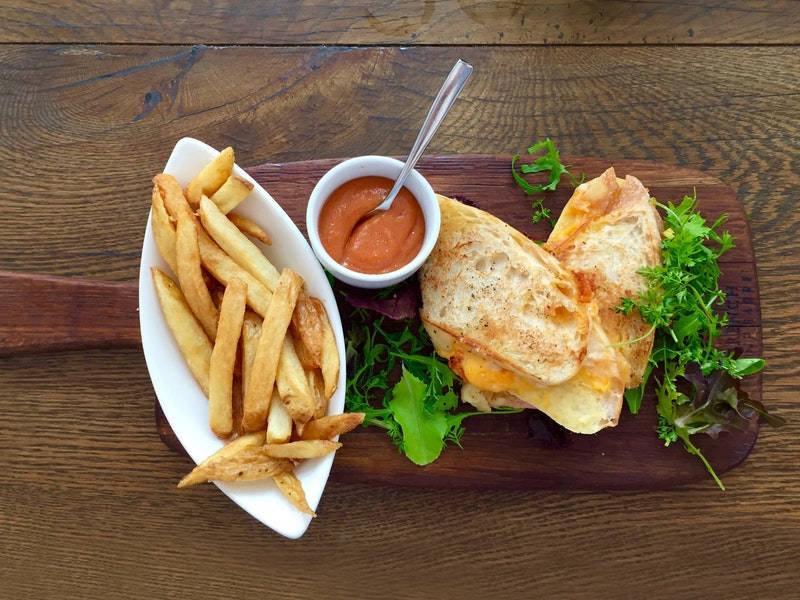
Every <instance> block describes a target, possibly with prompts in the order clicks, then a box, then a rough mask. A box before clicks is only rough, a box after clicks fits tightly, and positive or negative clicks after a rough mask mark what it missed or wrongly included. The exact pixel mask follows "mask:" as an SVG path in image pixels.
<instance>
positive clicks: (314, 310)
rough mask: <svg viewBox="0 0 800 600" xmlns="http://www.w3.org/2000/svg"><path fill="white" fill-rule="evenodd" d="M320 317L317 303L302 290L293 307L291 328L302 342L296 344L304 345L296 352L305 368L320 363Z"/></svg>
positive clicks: (321, 335)
mask: <svg viewBox="0 0 800 600" xmlns="http://www.w3.org/2000/svg"><path fill="white" fill-rule="evenodd" d="M323 314H324V313H323ZM322 318H323V317H322V315H320V313H319V310H318V307H317V305H316V304H315V303H314V302H313V300H312V299H311V297H310V296H309V295H308V294H307V293H306V291H305V290H302V291H301V292H300V295H299V296H298V297H297V306H295V307H294V312H293V313H292V330H293V331H294V332H295V334H296V335H297V337H298V339H299V342H302V344H300V343H298V346H300V345H302V346H303V347H304V348H303V350H298V354H300V357H301V360H302V361H303V365H304V366H305V367H306V368H307V369H313V368H317V367H320V366H321V365H322V346H323V339H322V338H323V335H324V331H323V324H322ZM305 350H307V352H305Z"/></svg>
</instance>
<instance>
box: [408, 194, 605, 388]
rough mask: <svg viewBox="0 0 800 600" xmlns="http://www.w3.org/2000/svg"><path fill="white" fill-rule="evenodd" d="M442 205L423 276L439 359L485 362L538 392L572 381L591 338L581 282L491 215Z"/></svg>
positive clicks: (427, 318)
mask: <svg viewBox="0 0 800 600" xmlns="http://www.w3.org/2000/svg"><path fill="white" fill-rule="evenodd" d="M439 205H440V207H441V213H442V224H441V229H440V232H439V239H438V242H437V244H436V246H435V247H434V249H433V252H432V253H431V255H430V257H429V258H428V259H427V261H426V262H425V263H424V265H423V266H422V268H421V269H420V273H419V279H420V286H421V292H422V308H421V309H420V317H421V319H422V322H423V324H424V325H425V327H426V328H427V329H428V330H429V332H431V333H432V334H433V335H432V337H433V338H434V345H436V341H437V339H438V340H440V341H441V343H440V344H439V347H437V348H436V349H437V351H439V353H440V354H441V355H442V356H444V357H446V358H448V359H449V360H450V361H451V363H454V364H456V365H458V362H459V361H460V360H461V359H462V358H463V357H467V356H480V357H483V358H485V359H486V360H487V361H489V362H491V364H493V365H497V366H498V367H499V369H500V370H502V371H503V374H500V373H499V372H498V376H501V375H502V376H504V377H507V378H512V377H513V376H520V377H522V378H526V379H527V380H529V381H530V382H531V383H532V384H533V385H539V386H547V385H555V384H558V383H561V382H563V381H566V380H568V379H571V378H572V377H574V376H575V375H576V374H577V373H578V370H579V369H580V366H581V364H582V363H583V360H584V358H585V357H586V354H587V351H588V345H589V334H590V330H591V321H590V315H589V306H588V304H587V302H585V301H584V299H585V294H583V293H582V291H581V288H580V285H579V282H578V280H577V279H576V278H575V277H574V275H573V274H572V273H571V272H569V271H568V270H567V269H565V268H564V267H563V266H562V265H561V264H560V263H559V261H558V260H556V259H555V258H554V257H553V256H552V255H551V254H548V253H547V252H545V251H543V250H542V249H541V248H540V247H539V246H538V245H537V244H535V243H534V242H533V241H532V240H530V239H528V238H527V237H526V236H525V235H523V234H522V233H520V232H518V231H516V230H515V229H513V228H512V227H511V226H509V225H508V224H506V223H504V222H503V221H501V220H500V219H497V218H496V217H494V216H492V215H490V214H489V213H487V212H484V211H482V210H479V209H477V208H473V207H470V206H467V205H466V204H463V203H461V202H459V201H457V200H453V199H450V198H446V197H444V196H440V197H439ZM456 371H457V372H459V371H461V369H456ZM493 371H498V370H497V369H493ZM459 374H462V375H463V373H459ZM487 376H488V374H487ZM468 379H469V378H468ZM498 385H499V384H498Z"/></svg>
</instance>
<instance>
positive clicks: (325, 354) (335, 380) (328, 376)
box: [312, 298, 339, 399]
mask: <svg viewBox="0 0 800 600" xmlns="http://www.w3.org/2000/svg"><path fill="white" fill-rule="evenodd" d="M312 301H313V302H314V304H316V306H317V311H318V312H319V314H320V316H321V319H320V323H322V364H321V365H320V366H321V368H322V379H323V381H324V382H325V397H326V398H328V399H330V398H331V396H333V393H334V392H335V391H336V386H337V385H338V384H339V349H338V347H337V346H336V336H335V335H334V333H333V327H332V326H331V322H330V321H329V320H328V313H327V312H326V311H325V306H324V305H323V304H322V300H320V299H318V298H312Z"/></svg>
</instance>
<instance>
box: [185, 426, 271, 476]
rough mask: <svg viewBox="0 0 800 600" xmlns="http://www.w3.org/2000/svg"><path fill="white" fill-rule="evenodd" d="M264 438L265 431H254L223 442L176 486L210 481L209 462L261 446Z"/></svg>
mask: <svg viewBox="0 0 800 600" xmlns="http://www.w3.org/2000/svg"><path fill="white" fill-rule="evenodd" d="M265 439H266V432H265V431H255V432H253V433H249V434H247V435H243V436H241V437H238V438H236V439H235V440H233V441H232V442H230V443H229V444H225V445H224V446H223V447H222V448H220V449H219V450H217V451H216V452H215V453H214V454H212V455H211V456H209V457H208V458H206V459H205V460H204V461H203V462H201V463H200V464H199V465H197V466H196V467H195V468H194V469H192V471H191V472H190V473H189V474H188V475H186V476H185V477H184V478H183V479H181V481H180V483H178V487H179V488H183V487H189V486H190V485H196V484H198V483H205V482H206V481H210V479H209V477H208V474H209V473H210V469H209V465H210V464H211V463H213V462H214V461H216V460H220V459H227V458H231V457H233V456H236V455H237V454H240V453H241V452H243V451H244V450H247V449H248V448H252V447H254V446H263V445H264V440H265Z"/></svg>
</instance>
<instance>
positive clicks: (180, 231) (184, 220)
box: [175, 208, 219, 340]
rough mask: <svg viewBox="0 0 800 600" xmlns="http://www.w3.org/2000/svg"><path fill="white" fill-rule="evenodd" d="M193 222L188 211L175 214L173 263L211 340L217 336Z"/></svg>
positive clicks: (196, 314)
mask: <svg viewBox="0 0 800 600" xmlns="http://www.w3.org/2000/svg"><path fill="white" fill-rule="evenodd" d="M197 227H198V226H197V219H195V217H194V215H193V214H192V212H191V210H190V209H189V208H183V209H181V210H179V211H178V224H177V228H176V230H175V262H176V267H177V268H178V272H177V275H178V281H179V282H180V284H181V290H182V291H183V294H184V296H186V302H188V303H189V306H190V307H191V308H192V312H194V314H195V316H196V317H197V319H198V320H199V321H200V324H201V325H202V326H203V329H204V330H205V332H206V334H207V335H208V337H209V338H210V339H211V340H214V338H216V335H217V319H218V316H219V315H218V314H217V307H216V306H215V305H214V300H213V299H212V298H211V293H210V292H209V291H208V286H207V285H206V282H205V279H204V278H203V266H202V263H201V262H200V247H199V245H198V240H197Z"/></svg>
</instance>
